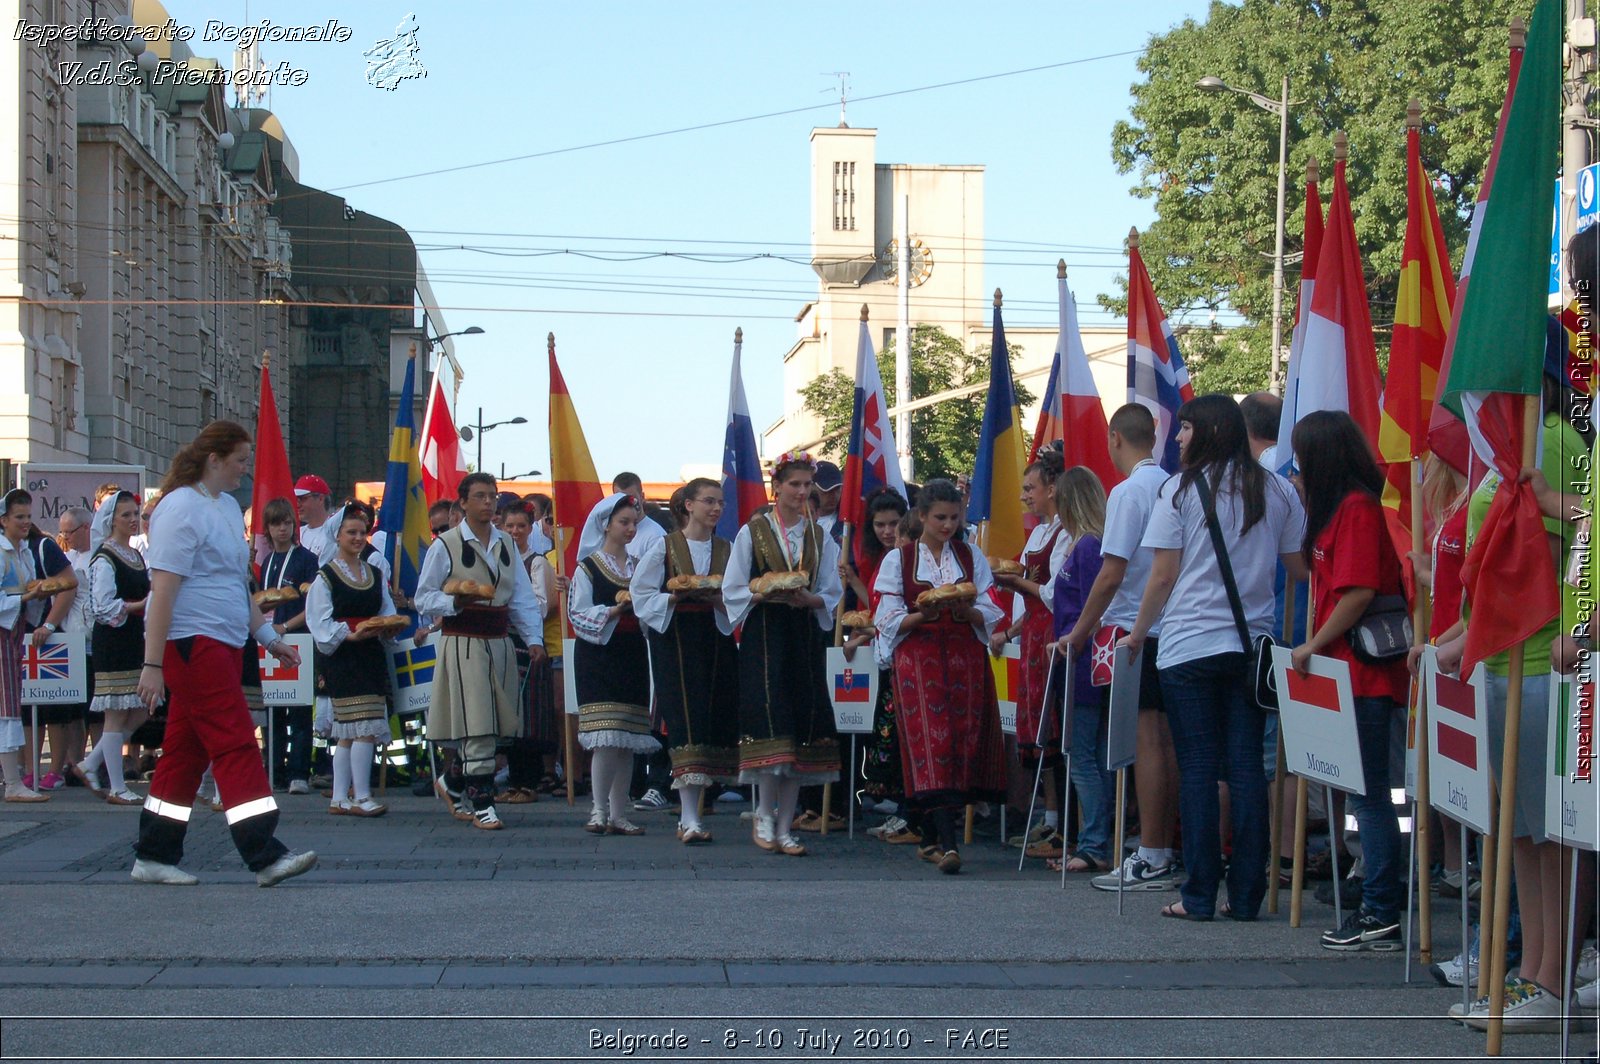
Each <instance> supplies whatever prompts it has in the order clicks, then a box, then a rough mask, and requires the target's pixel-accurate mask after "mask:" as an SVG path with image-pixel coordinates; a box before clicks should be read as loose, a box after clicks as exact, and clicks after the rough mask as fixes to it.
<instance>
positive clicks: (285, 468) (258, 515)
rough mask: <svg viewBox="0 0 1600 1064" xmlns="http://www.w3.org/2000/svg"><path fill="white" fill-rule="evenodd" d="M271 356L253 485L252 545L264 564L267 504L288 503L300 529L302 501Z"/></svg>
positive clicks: (268, 545) (264, 375)
mask: <svg viewBox="0 0 1600 1064" xmlns="http://www.w3.org/2000/svg"><path fill="white" fill-rule="evenodd" d="M270 361H271V353H270V352H269V353H267V354H264V355H262V356H261V401H260V403H259V404H258V405H257V407H256V470H255V476H254V477H253V478H252V483H251V485H250V541H251V543H252V544H254V545H255V552H254V556H255V560H256V563H257V564H260V563H261V562H262V561H263V560H264V559H265V558H266V556H267V555H268V554H270V553H272V537H271V536H269V535H267V503H269V502H271V501H272V500H273V499H284V500H287V501H288V503H289V507H290V509H292V510H293V511H294V513H295V526H296V527H299V523H300V522H299V514H300V500H299V499H297V498H296V497H295V494H294V478H293V477H291V476H290V475H289V452H288V451H286V450H285V449H284V446H283V426H282V424H281V423H280V422H279V421H278V401H277V400H276V399H275V398H273V395H272V375H271V374H270V373H269V372H268V371H267V363H268V362H270Z"/></svg>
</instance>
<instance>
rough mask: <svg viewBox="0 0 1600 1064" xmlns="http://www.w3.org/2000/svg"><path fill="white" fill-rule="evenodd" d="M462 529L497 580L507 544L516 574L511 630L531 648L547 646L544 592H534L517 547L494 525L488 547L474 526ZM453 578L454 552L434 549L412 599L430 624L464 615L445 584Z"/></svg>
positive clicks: (540, 590)
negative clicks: (503, 545)
mask: <svg viewBox="0 0 1600 1064" xmlns="http://www.w3.org/2000/svg"><path fill="white" fill-rule="evenodd" d="M460 528H461V537H462V541H463V542H464V543H470V544H473V545H474V546H476V547H477V550H478V553H480V554H481V555H483V563H484V564H485V565H487V566H488V567H489V571H490V572H491V573H494V574H495V575H496V576H498V575H499V573H500V562H499V559H498V558H496V557H495V555H496V554H497V553H498V551H497V550H496V547H497V546H498V545H499V543H500V541H501V540H505V543H506V550H507V551H509V552H510V554H511V557H512V565H511V568H512V570H513V571H512V574H511V578H512V580H513V584H512V587H511V601H509V602H507V603H506V608H507V609H509V610H510V611H511V627H512V628H514V629H515V630H516V633H517V635H518V636H520V637H521V639H522V641H523V642H524V643H525V644H527V645H528V646H530V647H542V646H544V599H543V594H544V590H543V588H540V589H539V590H538V591H535V590H534V587H533V581H531V580H529V579H528V570H527V569H525V568H523V566H522V562H521V559H520V557H519V556H518V553H517V545H516V543H514V542H512V539H511V537H510V536H508V535H506V534H505V533H504V532H502V531H500V530H499V529H498V528H495V527H494V526H493V525H490V526H489V541H488V542H487V543H485V542H483V541H482V540H480V539H479V538H478V537H477V536H476V535H475V534H474V533H473V531H472V526H471V525H469V524H467V523H466V522H465V521H463V522H461V525H460ZM449 578H450V552H449V551H448V550H445V549H444V548H442V547H440V548H439V549H437V550H434V549H431V548H430V549H429V551H428V553H427V557H426V559H425V560H424V561H423V563H422V572H421V574H420V575H419V576H418V577H417V594H416V597H415V598H413V599H412V602H413V603H415V605H416V609H417V612H418V613H420V614H422V615H423V616H426V617H428V618H429V619H430V620H438V619H439V618H441V617H454V616H455V615H456V614H457V613H458V612H460V611H459V610H457V608H456V599H455V596H454V595H446V594H445V593H444V582H445V581H446V580H448V579H449Z"/></svg>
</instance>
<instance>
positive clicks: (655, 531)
mask: <svg viewBox="0 0 1600 1064" xmlns="http://www.w3.org/2000/svg"><path fill="white" fill-rule="evenodd" d="M611 490H612V491H613V492H620V493H622V494H623V495H632V496H633V497H634V498H635V499H638V500H639V513H640V514H641V515H642V516H643V518H644V519H643V520H641V521H640V522H639V524H638V526H637V529H638V530H637V531H636V532H634V534H633V540H632V542H630V543H629V544H628V557H630V558H632V559H633V560H634V561H638V560H639V559H640V558H643V557H644V552H645V550H646V549H647V548H648V547H649V546H650V544H652V543H654V542H655V541H656V540H658V539H661V538H663V537H665V536H666V534H667V530H666V529H664V528H662V527H661V525H660V523H659V522H658V521H656V520H655V518H653V517H652V516H651V515H650V511H651V510H653V509H655V507H653V506H650V505H647V504H646V503H645V500H644V483H643V482H642V481H640V479H639V474H637V473H618V474H617V475H616V476H615V477H613V478H612V480H611ZM663 749H665V747H663Z"/></svg>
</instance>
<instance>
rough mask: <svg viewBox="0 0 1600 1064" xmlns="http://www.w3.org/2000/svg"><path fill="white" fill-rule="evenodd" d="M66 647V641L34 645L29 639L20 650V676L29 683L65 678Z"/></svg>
mask: <svg viewBox="0 0 1600 1064" xmlns="http://www.w3.org/2000/svg"><path fill="white" fill-rule="evenodd" d="M68 653H69V651H68V647H67V644H66V643H45V644H44V645H43V646H34V645H33V643H32V641H29V642H28V643H27V644H26V645H25V646H24V647H23V651H22V678H23V679H24V680H26V681H28V682H29V683H38V682H40V681H41V680H66V679H69V678H70V674H69V673H68V671H67V663H68V657H67V655H68Z"/></svg>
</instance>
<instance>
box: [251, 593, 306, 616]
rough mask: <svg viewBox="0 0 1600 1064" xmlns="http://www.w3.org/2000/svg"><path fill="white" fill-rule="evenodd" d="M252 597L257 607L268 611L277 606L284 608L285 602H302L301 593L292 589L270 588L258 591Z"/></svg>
mask: <svg viewBox="0 0 1600 1064" xmlns="http://www.w3.org/2000/svg"><path fill="white" fill-rule="evenodd" d="M250 597H251V598H253V599H255V603H256V605H257V606H259V607H260V608H261V609H264V610H267V609H272V608H273V607H275V606H282V605H283V604H284V603H285V602H298V601H300V592H299V591H297V590H296V589H294V588H292V587H269V588H265V589H263V590H261V591H257V592H256V593H255V594H254V595H252V596H250Z"/></svg>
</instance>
